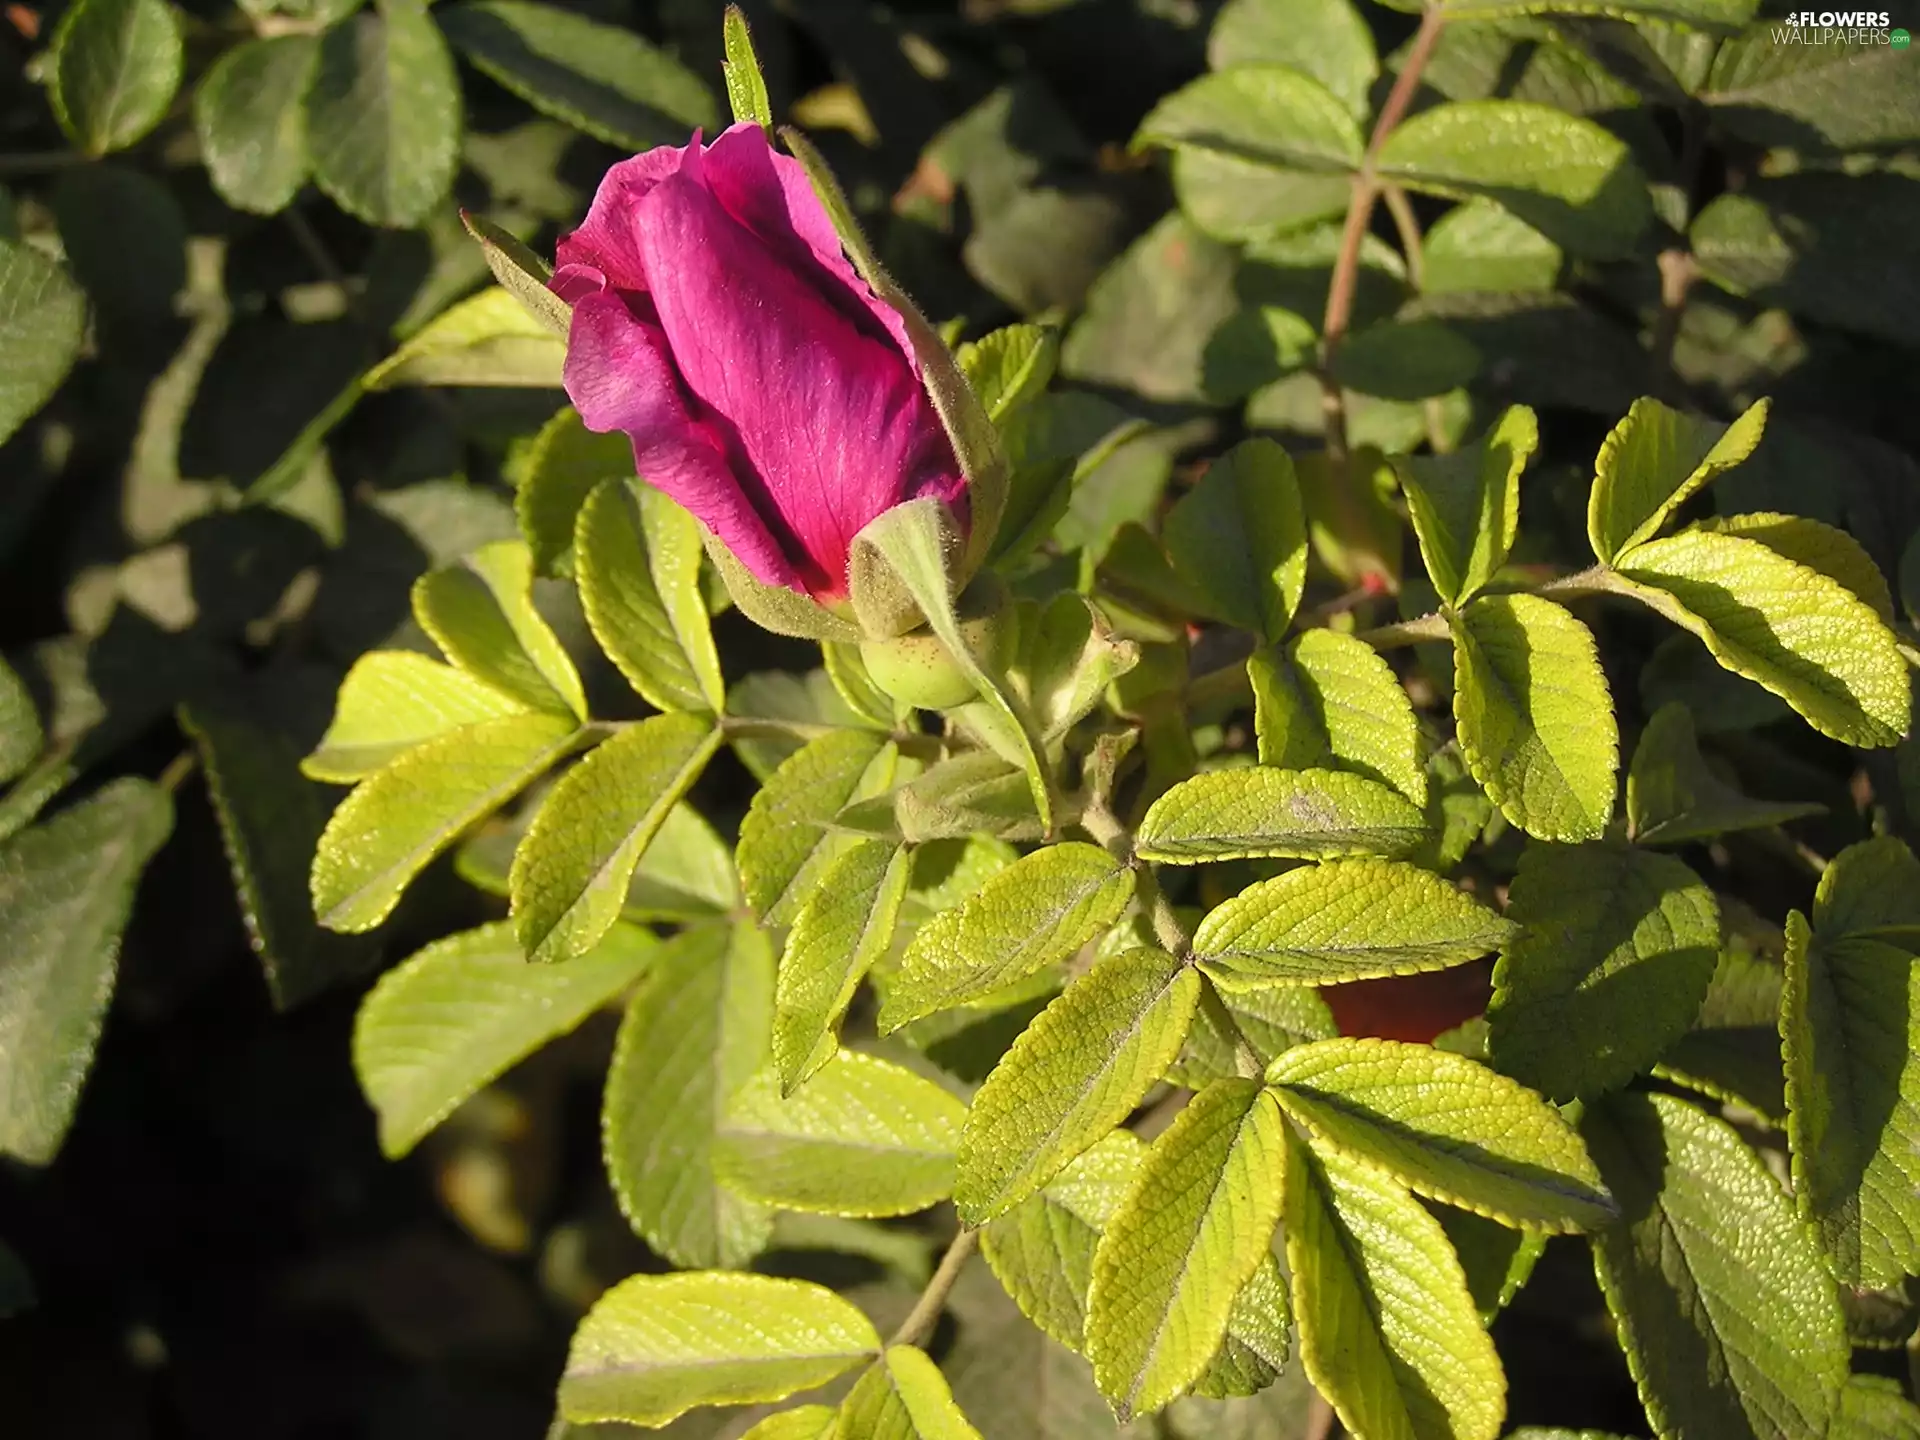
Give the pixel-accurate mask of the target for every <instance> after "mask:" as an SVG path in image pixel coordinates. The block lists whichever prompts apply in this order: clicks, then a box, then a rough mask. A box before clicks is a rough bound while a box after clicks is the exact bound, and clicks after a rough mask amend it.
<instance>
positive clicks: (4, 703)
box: [0, 660, 46, 783]
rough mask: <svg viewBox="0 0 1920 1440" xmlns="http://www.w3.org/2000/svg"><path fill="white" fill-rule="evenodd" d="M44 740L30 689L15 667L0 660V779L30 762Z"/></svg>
mask: <svg viewBox="0 0 1920 1440" xmlns="http://www.w3.org/2000/svg"><path fill="white" fill-rule="evenodd" d="M45 743H46V734H45V732H44V731H43V730H42V729H41V725H40V714H39V712H38V711H37V710H36V709H35V708H34V704H33V692H32V691H30V690H28V689H27V685H26V682H25V681H24V680H22V679H21V678H20V674H19V672H18V671H17V670H15V669H14V668H13V667H12V666H11V665H9V664H7V662H6V661H5V660H0V783H3V782H5V781H8V780H12V779H14V778H16V777H17V776H19V775H20V774H21V773H22V772H24V771H25V770H26V768H27V767H28V766H29V765H31V764H33V762H34V761H35V760H36V759H38V758H39V755H40V750H41V747H42V746H43V745H44V744H45Z"/></svg>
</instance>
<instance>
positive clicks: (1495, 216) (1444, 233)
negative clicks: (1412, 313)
mask: <svg viewBox="0 0 1920 1440" xmlns="http://www.w3.org/2000/svg"><path fill="white" fill-rule="evenodd" d="M1424 259H1425V262H1426V263H1425V265H1424V266H1423V268H1422V271H1421V277H1420V278H1421V290H1422V292H1423V293H1425V294H1428V295H1448V294H1462V293H1467V294H1471V293H1474V292H1485V291H1503V292H1524V291H1530V290H1551V289H1552V288H1553V283H1554V281H1555V280H1557V279H1558V278H1559V276H1560V260H1561V255H1560V247H1559V246H1558V245H1556V244H1554V243H1553V242H1552V241H1551V240H1549V239H1547V237H1546V236H1544V235H1542V234H1541V233H1540V232H1539V231H1538V230H1536V229H1534V228H1533V227H1532V226H1531V225H1529V224H1527V223H1526V222H1525V221H1524V220H1521V219H1520V218H1519V217H1517V216H1514V215H1510V214H1508V213H1507V211H1505V210H1503V209H1501V208H1500V206H1498V205H1496V204H1494V203H1493V202H1492V201H1489V200H1470V201H1468V202H1467V203H1466V204H1464V205H1456V206H1455V207H1454V208H1453V209H1451V210H1449V211H1448V212H1447V213H1446V214H1445V215H1442V216H1441V217H1440V218H1439V220H1437V221H1436V222H1434V226H1433V228H1432V229H1431V230H1429V231H1428V232H1427V235H1426V253H1425V256H1424Z"/></svg>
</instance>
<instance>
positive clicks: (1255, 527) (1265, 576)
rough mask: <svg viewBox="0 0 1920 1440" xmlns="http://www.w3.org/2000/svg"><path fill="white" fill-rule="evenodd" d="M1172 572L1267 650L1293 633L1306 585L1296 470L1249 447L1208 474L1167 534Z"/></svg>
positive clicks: (1174, 513) (1175, 512) (1266, 445)
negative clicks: (1290, 630) (1289, 630)
mask: <svg viewBox="0 0 1920 1440" xmlns="http://www.w3.org/2000/svg"><path fill="white" fill-rule="evenodd" d="M1161 537H1162V539H1163V540H1164V542H1165V544H1166V547H1167V555H1168V558H1170V559H1171V560H1172V561H1173V568H1174V571H1175V573H1176V574H1178V575H1179V576H1180V577H1181V578H1182V579H1183V580H1185V581H1186V582H1187V583H1188V584H1190V585H1192V586H1193V587H1194V588H1195V589H1196V590H1198V591H1199V592H1200V594H1202V595H1203V596H1205V597H1206V598H1207V600H1208V602H1209V603H1210V605H1211V606H1212V608H1213V609H1214V610H1215V611H1216V612H1217V613H1218V614H1219V616H1220V618H1221V619H1223V620H1225V621H1226V622H1227V623H1228V624H1231V625H1238V626H1239V627H1240V628H1241V629H1243V630H1251V631H1253V632H1254V634H1256V635H1259V636H1261V637H1262V638H1264V639H1265V640H1266V641H1267V642H1268V643H1269V644H1271V643H1274V642H1276V641H1278V640H1279V639H1280V637H1281V636H1283V635H1285V634H1286V633H1287V626H1288V625H1289V624H1290V623H1291V622H1292V620H1293V612H1294V611H1295V610H1296V609H1297V608H1298V607H1299V604H1300V591H1301V588H1302V587H1303V586H1304V585H1305V584H1306V579H1307V522H1306V519H1305V516H1304V515H1303V514H1302V512H1301V509H1300V487H1299V485H1298V484H1297V483H1296V482H1295V480H1294V478H1293V462H1292V461H1291V460H1289V459H1288V458H1287V452H1286V451H1284V450H1282V449H1281V448H1280V447H1279V446H1278V445H1276V444H1274V442H1273V441H1271V440H1262V439H1254V440H1243V441H1241V442H1240V443H1239V444H1238V445H1236V446H1234V447H1233V449H1231V450H1229V451H1228V452H1227V453H1226V454H1225V455H1222V456H1221V457H1220V458H1219V459H1218V460H1215V461H1214V462H1213V463H1212V464H1211V465H1209V466H1208V467H1207V473H1206V474H1205V475H1203V476H1201V477H1200V481H1199V483H1198V484H1196V485H1195V486H1194V487H1193V489H1191V490H1189V491H1188V492H1187V493H1186V494H1185V495H1183V496H1181V497H1180V499H1179V500H1178V501H1176V502H1175V504H1174V506H1173V508H1172V509H1171V510H1169V511H1168V512H1167V518H1166V520H1165V522H1164V524H1163V526H1162V529H1161Z"/></svg>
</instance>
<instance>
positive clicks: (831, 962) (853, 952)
mask: <svg viewBox="0 0 1920 1440" xmlns="http://www.w3.org/2000/svg"><path fill="white" fill-rule="evenodd" d="M912 863H913V860H912V852H911V851H910V850H908V848H907V847H906V846H904V845H894V844H891V843H889V842H888V841H884V840H862V841H859V842H857V843H856V844H854V845H853V846H852V847H850V848H849V849H847V850H845V851H843V852H842V853H841V854H840V855H839V856H838V857H836V858H835V860H834V861H833V863H832V864H831V865H829V866H827V868H826V869H825V870H823V871H822V872H821V875H820V885H819V888H818V889H816V890H815V891H814V892H813V894H812V895H811V896H809V897H808V899H807V902H806V904H804V905H802V906H801V907H800V913H799V914H798V915H796V916H795V917H794V921H793V929H792V930H791V931H790V932H789V933H788V935H787V948H786V951H785V952H784V953H783V954H782V955H781V957H780V977H779V981H778V983H777V985H776V986H775V988H774V999H773V1059H774V1065H775V1067H776V1069H777V1070H778V1072H779V1078H780V1088H781V1089H782V1090H783V1091H785V1092H789V1093H790V1092H791V1091H792V1090H793V1089H794V1087H795V1086H797V1085H799V1084H800V1083H801V1082H802V1081H804V1080H806V1079H808V1077H809V1076H811V1075H813V1073H814V1072H815V1071H817V1070H818V1069H819V1068H820V1067H821V1066H822V1065H825V1064H826V1063H827V1062H828V1061H829V1060H831V1059H832V1058H833V1055H834V1053H835V1051H836V1050H837V1049H838V1048H839V1038H840V1021H841V1018H842V1017H843V1016H844V1015H845V1014H846V1013H847V1006H848V1005H849V1004H850V1003H851V1002H852V1000H853V992H854V991H855V990H856V989H858V988H859V986H860V982H861V980H862V979H864V978H865V976H866V973H867V971H869V970H871V969H872V968H873V966H874V963H875V962H876V961H877V960H879V959H880V958H881V957H882V956H883V955H885V954H886V953H887V951H888V950H889V949H890V948H891V947H892V945H893V934H894V926H895V925H896V923H897V922H898V921H899V918H900V904H901V901H902V900H904V899H905V898H906V892H907V881H908V879H909V877H910V875H911V873H912ZM889 999H891V994H889ZM890 1028H891V1027H890Z"/></svg>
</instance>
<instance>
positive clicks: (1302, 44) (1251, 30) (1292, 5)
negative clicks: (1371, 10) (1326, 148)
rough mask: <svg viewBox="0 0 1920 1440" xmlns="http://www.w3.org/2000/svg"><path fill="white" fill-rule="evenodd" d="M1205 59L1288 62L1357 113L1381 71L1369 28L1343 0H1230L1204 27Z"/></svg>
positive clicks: (1223, 64) (1217, 63)
mask: <svg viewBox="0 0 1920 1440" xmlns="http://www.w3.org/2000/svg"><path fill="white" fill-rule="evenodd" d="M1207 62H1208V64H1210V65H1211V66H1212V67H1213V68H1214V69H1215V70H1231V69H1235V68H1237V67H1239V66H1242V65H1291V66H1292V67H1293V68H1294V69H1296V70H1299V71H1302V72H1304V73H1305V74H1308V75H1311V76H1313V78H1314V79H1316V80H1318V81H1319V82H1320V83H1321V84H1322V85H1324V86H1326V87H1327V89H1328V90H1330V91H1332V92H1333V94H1335V95H1336V96H1338V97H1339V99H1340V102H1341V103H1342V104H1343V105H1345V106H1346V107H1347V108H1348V109H1349V110H1350V111H1352V112H1353V113H1354V115H1356V116H1360V117H1364V116H1365V114H1366V109H1367V90H1368V87H1369V86H1370V85H1372V83H1373V78H1374V76H1375V75H1377V74H1378V73H1379V71H1380V62H1379V59H1378V57H1377V56H1376V55H1375V53H1374V48H1373V34H1372V32H1371V31H1369V30H1368V29H1367V24H1366V22H1365V21H1364V20H1362V19H1361V18H1360V14H1359V11H1358V10H1356V9H1355V8H1354V6H1352V5H1351V4H1349V3H1347V0H1229V3H1228V4H1226V5H1224V6H1222V7H1221V10H1220V16H1219V18H1218V19H1217V20H1215V21H1214V22H1213V29H1212V30H1210V31H1208V32H1207Z"/></svg>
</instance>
